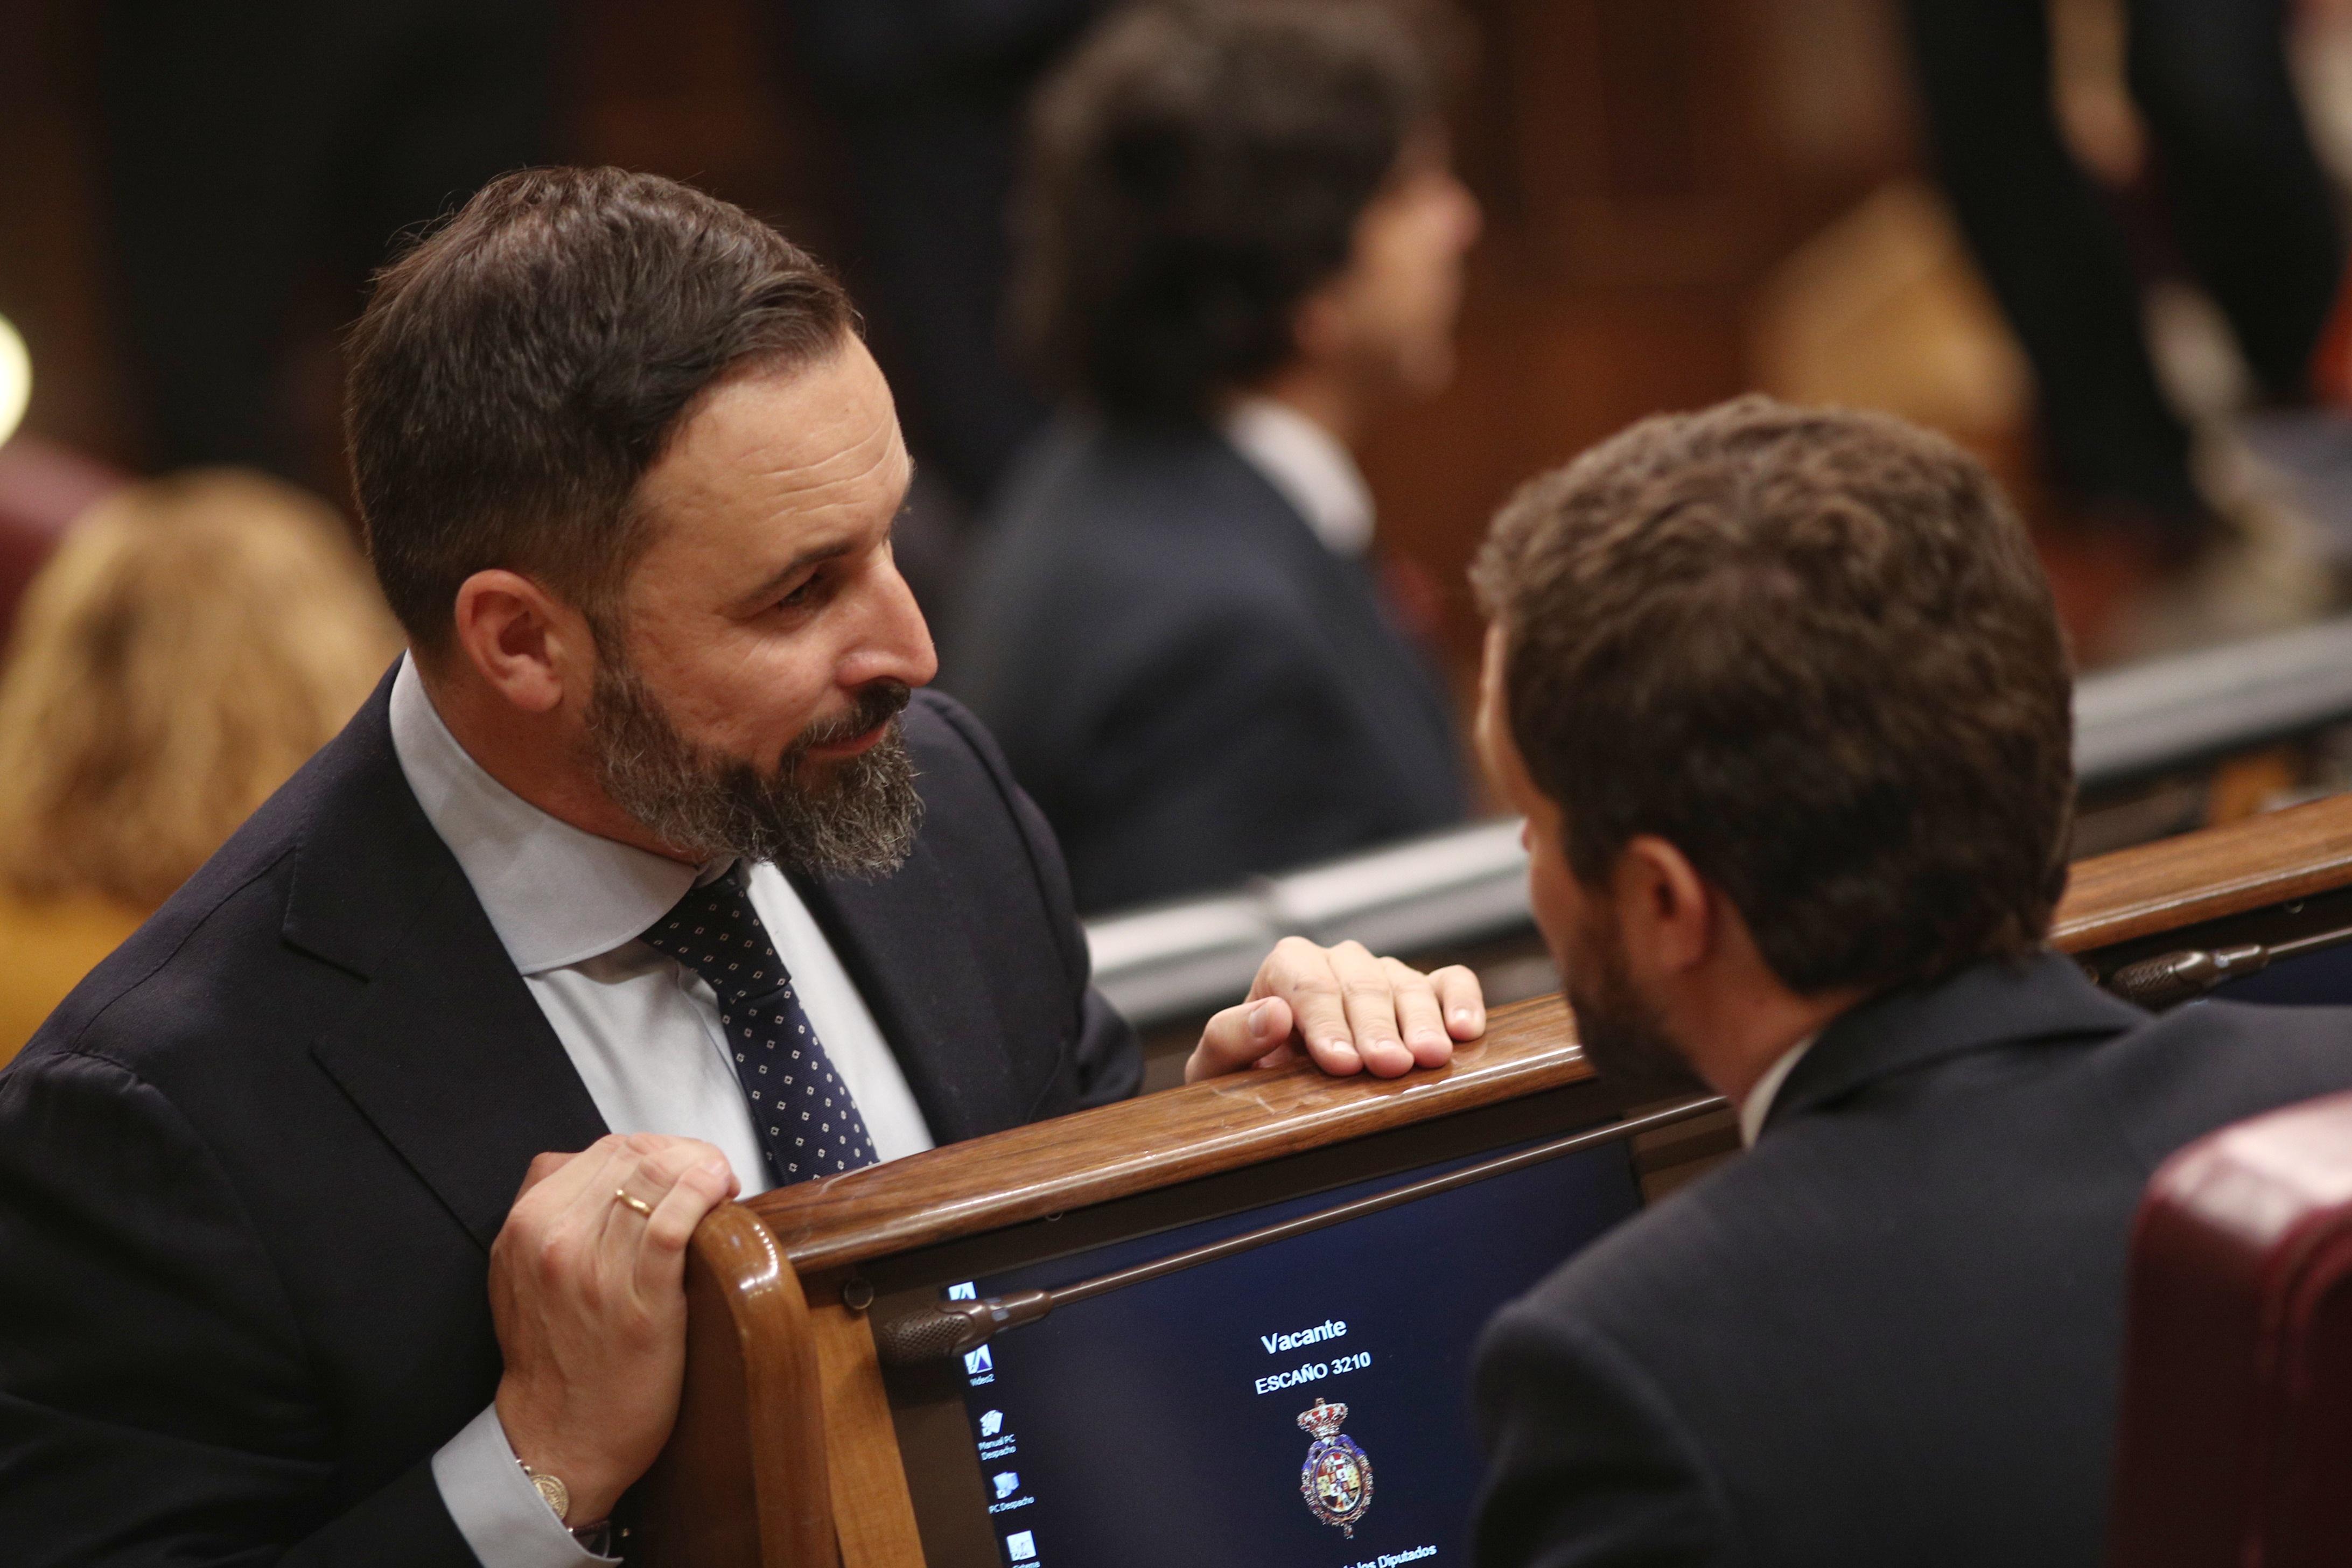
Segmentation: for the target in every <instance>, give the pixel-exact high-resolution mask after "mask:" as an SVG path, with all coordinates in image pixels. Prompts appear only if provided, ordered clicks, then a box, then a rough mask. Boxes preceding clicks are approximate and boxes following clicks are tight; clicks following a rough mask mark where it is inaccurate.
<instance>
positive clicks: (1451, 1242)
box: [630, 796, 2352, 1568]
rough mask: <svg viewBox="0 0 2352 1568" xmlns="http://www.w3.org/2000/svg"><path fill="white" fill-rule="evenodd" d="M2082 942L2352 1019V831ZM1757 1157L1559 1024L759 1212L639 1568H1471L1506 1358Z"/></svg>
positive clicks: (1180, 1103) (1184, 1101)
mask: <svg viewBox="0 0 2352 1568" xmlns="http://www.w3.org/2000/svg"><path fill="white" fill-rule="evenodd" d="M2054 940H2055V942H2056V943H2057V945H2059V946H2060V947H2061V948H2063V949H2064V950H2065V951H2067V952H2072V953H2074V955H2075V956H2076V957H2077V959H2078V960H2079V961H2080V962H2082V963H2084V966H2085V968H2086V969H2087V970H2088V971H2089V972H2090V973H2092V974H2093V975H2094V976H2095V978H2097V979H2099V980H2100V981H2101V982H2102V983H2104V984H2108V985H2110V986H2112V987H2115V988H2117V989H2123V990H2129V991H2132V993H2133V994H2138V995H2142V996H2145V997H2147V998H2148V999H2150V1000H2154V1001H2158V1002H2163V1001H2166V1000H2179V999H2184V998H2186V997H2188V996H2191V995H2195V994H2252V993H2253V992H2255V991H2256V990H2257V989H2261V990H2262V992H2263V994H2268V995H2270V996H2272V997H2273V998H2274V999H2282V1000H2294V1001H2305V1002H2318V1001H2352V970H2347V969H2346V968H2345V967H2344V963H2343V960H2344V959H2345V957H2346V955H2347V954H2352V945H2346V946H2342V947H2339V946H2337V945H2336V943H2337V942H2352V796H2347V797H2337V798H2332V799H2329V800H2325V801H2320V802H2316V803H2314V804H2310V805H2302V806H2297V807H2293V808H2290V809H2287V810H2284V811H2280V812H2276V813H2273V814H2270V815H2267V816H2260V817H2255V818H2250V819H2247V820H2245V821H2242V822H2239V823H2235V824H2231V825H2229V826H2221V827H2217V828H2212V829H2207V830H2203V831H2200V832H2198V833H2194V834H2190V835H2187V836H2184V837H2178V838H2174V839H2168V840H2165V841H2163V842H2160V843H2157V844H2152V845H2147V846H2142V847H2137V848H2134V849H2130V850H2126V851H2123V852H2120V853H2117V854H2114V855H2109V856H2105V857H2102V858H2095V859H2092V860H2089V861H2085V862H2081V863H2078V864H2077V865H2076V867H2075V868H2074V876H2073V879H2072V882H2071V886H2070V889H2069V892H2068V895H2067V898H2066V900H2065V902H2064V904H2063V907H2062V910H2061V913H2060V918H2059V921H2058V924H2057V929H2056V932H2055V937H2054ZM1735 1147H1736V1140H1735V1137H1734V1134H1733V1131H1732V1129H1731V1126H1730V1119H1729V1114H1728V1111H1727V1109H1726V1108H1725V1107H1724V1106H1723V1104H1722V1102H1721V1101H1720V1100H1717V1099H1714V1098H1712V1097H1710V1096H1707V1095H1706V1094H1703V1093H1694V1094H1691V1095H1688V1096H1685V1097H1683V1098H1680V1099H1676V1100H1669V1101H1665V1102H1663V1103H1661V1102H1650V1103H1635V1102H1633V1099H1632V1098H1631V1097H1630V1096H1629V1095H1628V1094H1627V1093H1625V1092H1624V1091H1622V1090H1621V1089H1617V1088H1615V1087H1613V1086H1612V1085H1611V1084H1609V1083H1607V1082H1606V1081H1603V1080H1602V1079H1599V1078H1597V1077H1595V1076H1594V1074H1593V1073H1592V1071H1591V1068H1589V1067H1588V1066H1587V1064H1586V1063H1585V1061H1584V1060H1583V1058H1582V1057H1581V1055H1580V1053H1579V1051H1578V1049H1577V1047H1576V1042H1575V1037H1574V1032H1573V1028H1572V1026H1571V1023H1570V1019H1569V1017H1568V1015H1567V1013H1566V1011H1565V1009H1564V1008H1563V1006H1562V1005H1561V1003H1560V1002H1559V999H1558V998H1556V997H1553V998H1543V999H1538V1000H1533V1001H1529V1002H1526V1003H1522V1004H1518V1005H1512V1006H1507V1007H1504V1008H1501V1009H1499V1010H1498V1011H1497V1012H1496V1015H1495V1017H1494V1021H1493V1025H1492V1027H1491V1030H1490V1033H1489V1035H1488V1037H1487V1038H1486V1040H1485V1041H1484V1042H1482V1043H1481V1044H1479V1045H1477V1046H1475V1047H1472V1048H1469V1049H1467V1050H1465V1051H1464V1052H1462V1053H1461V1054H1460V1056H1459V1057H1458V1058H1457V1059H1456V1061H1455V1062H1454V1064H1453V1065H1452V1066H1451V1067H1449V1068H1444V1069H1442V1070H1439V1071H1435V1072H1430V1073H1419V1074H1414V1075H1412V1077H1409V1078H1407V1079H1397V1080H1391V1081H1381V1080H1373V1079H1349V1080H1333V1079H1324V1078H1322V1077H1320V1076H1319V1075H1318V1074H1316V1073H1315V1072H1314V1071H1312V1070H1311V1069H1310V1068H1303V1067H1294V1068H1282V1069H1276V1070H1272V1071H1267V1072H1263V1073H1244V1074H1240V1075H1236V1076H1234V1077H1232V1078H1227V1079H1218V1080H1214V1081H1212V1082H1209V1083H1204V1084H1201V1085H1195V1086H1190V1087H1186V1088H1181V1089H1172V1090H1170V1091H1168V1092H1166V1093H1161V1094H1153V1095H1147V1096H1144V1097H1142V1098H1139V1099H1138V1100H1130V1101H1128V1102H1126V1103H1123V1104H1119V1105H1115V1106H1109V1107H1105V1108H1103V1109H1100V1110H1092V1111H1088V1112H1085V1113H1083V1114H1081V1115H1077V1116H1073V1117H1068V1118H1065V1119H1062V1120H1060V1121H1052V1122H1047V1123H1042V1124H1039V1125H1035V1126H1032V1127H1026V1128H1021V1129H1016V1130H1014V1131H1008V1132H1003V1133H1000V1134H996V1135H994V1136H992V1137H989V1138H984V1139H979V1140H975V1141H972V1142H966V1143H961V1144H956V1145H951V1146H950V1147H947V1148H943V1149H939V1150H935V1151H932V1152H927V1153H923V1154H919V1155H916V1156H914V1157H912V1158H909V1159H906V1160H901V1161H897V1162H893V1163H888V1164H886V1165H881V1166H877V1167H874V1168H871V1169H869V1170H866V1171H862V1172H857V1173H852V1174H849V1175H846V1176H842V1177H836V1178H833V1179H830V1180H826V1181H822V1182H814V1183H810V1184H804V1185H802V1186H797V1187H793V1188H790V1189H785V1190H782V1191H778V1192H775V1193H771V1194H763V1195H761V1196H760V1197H757V1198H754V1199H752V1200H751V1202H749V1203H748V1204H743V1205H729V1206H728V1207H726V1208H724V1209H722V1210H720V1211H719V1213H718V1214H717V1215H714V1216H713V1217H712V1219H711V1220H710V1221H709V1222H708V1223H707V1224H706V1225H705V1226H704V1227H703V1228H702V1230H701V1231H700V1232H699V1233H698V1236H697V1238H696V1243H695V1247H694V1251H693V1254H692V1258H691V1263H690V1268H689V1276H688V1291H689V1300H690V1303H691V1317H690V1321H691V1330H690V1337H689V1350H688V1377H687V1387H686V1394H685V1399H684V1403H683V1405H682V1407H681V1410H680V1414H679V1419H678V1425H677V1430H676V1433H675V1435H674V1436H673V1438H672V1441H671V1443H670V1446H669V1447H668V1449H667V1451H666V1453H665V1455H664V1458H663V1459H662V1461H661V1463H660V1464H659V1465H658V1466H657V1467H656V1470H655V1471H654V1473H653V1475H652V1476H651V1477H649V1478H648V1479H647V1481H646V1484H645V1486H644V1487H643V1488H642V1489H641V1495H640V1499H639V1501H640V1504H641V1509H640V1512H639V1514H638V1516H637V1519H636V1521H635V1524H634V1526H633V1533H634V1536H635V1539H634V1540H633V1542H631V1543H630V1545H631V1550H632V1553H633V1555H634V1557H635V1560H637V1561H640V1562H644V1563H653V1564H656V1565H657V1568H672V1565H676V1564H688V1563H690V1564H696V1565H698V1568H738V1565H740V1568H752V1565H755V1564H756V1565H760V1568H832V1565H833V1564H835V1563H839V1564H842V1565H843V1568H883V1565H886V1564H887V1565H889V1568H907V1565H910V1564H918V1563H928V1564H929V1565H930V1568H982V1565H983V1564H986V1565H989V1568H998V1565H1001V1564H1011V1565H1013V1568H1023V1565H1025V1564H1028V1563H1036V1564H1038V1565H1039V1568H1061V1565H1071V1568H1076V1565H1081V1564H1090V1563H1107V1562H1117V1563H1121V1564H1123V1565H1131V1568H1154V1565H1156V1564H1161V1563H1166V1564H1174V1563H1200V1562H1204V1561H1214V1562H1221V1563H1234V1564H1237V1565H1243V1568H1246V1565H1249V1564H1255V1563H1287V1562H1296V1561H1301V1560H1307V1559H1308V1558H1309V1557H1321V1558H1329V1559H1330V1560H1333V1561H1345V1562H1348V1563H1381V1562H1388V1563H1412V1562H1417V1561H1421V1560H1423V1559H1424V1558H1426V1559H1429V1560H1432V1561H1437V1562H1444V1561H1453V1560H1456V1559H1457V1558H1459V1557H1460V1556H1462V1555H1464V1554H1465V1541H1464V1531H1465V1522H1466V1513H1467V1510H1468V1505H1469V1501H1470V1497H1471V1492H1472V1489H1473V1488H1474V1487H1475V1483H1476V1479H1477V1473H1478V1467H1479V1457H1478V1448H1477V1444H1476V1442H1475V1436H1474V1435H1473V1434H1472V1432H1471V1431H1470V1430H1469V1426H1468V1421H1467V1416H1466V1414H1465V1413H1464V1405H1465V1401H1464V1398H1463V1394H1462V1391H1463V1388H1464V1386H1465V1376H1466V1370H1467V1367H1466V1363H1467V1357H1468V1353H1469V1349H1470V1345H1471V1342H1472V1341H1473V1339H1474V1338H1475V1334H1476V1332H1477V1330H1478V1328H1479V1326H1480V1325H1481V1324H1482V1323H1483V1321H1485V1319H1486V1317H1487V1316H1488V1314H1489V1313H1491V1311H1492V1310H1494V1309H1495V1308H1496V1306H1498V1305H1499V1304H1500V1303H1501V1302H1502V1301H1503V1300H1506V1299H1507V1298H1508V1297H1510V1296H1512V1295H1515V1294H1517V1292H1518V1291H1520V1290H1523V1289H1526V1288H1527V1287H1528V1286H1529V1285H1530V1284H1532V1283H1533V1282H1534V1281H1535V1280H1536V1279H1539V1278H1540V1277H1541V1276H1542V1275H1543V1274H1544V1273H1545V1272H1548V1271H1549V1268H1551V1267H1552V1266H1553V1265H1554V1264H1556V1263H1557V1261H1558V1260H1559V1258H1561V1257H1563V1256H1565V1255H1566V1254H1567V1253H1568V1252H1570V1251H1571V1250H1572V1249H1574V1248H1575V1247H1578V1246H1580V1245H1581V1244H1582V1243H1583V1242H1585V1241H1586V1240H1589V1239H1590V1238H1591V1237H1593V1236H1594V1235H1597V1234H1598V1233H1599V1232H1600V1231H1601V1230H1602V1229H1604V1228H1606V1227H1607V1226H1610V1225H1612V1224H1614V1223H1615V1222H1616V1221H1618V1220H1620V1219H1622V1218H1623V1217H1625V1216H1626V1215H1630V1214H1632V1213H1633V1212H1635V1211H1636V1210H1637V1209H1638V1208H1639V1207H1640V1206H1641V1205H1643V1204H1644V1203H1647V1202H1653V1201H1655V1200H1656V1199H1657V1198H1658V1197H1660V1196H1661V1195H1663V1194H1664V1193H1666V1192H1668V1191H1671V1190H1672V1188H1673V1187H1674V1186H1675V1185H1676V1184H1679V1183H1680V1182H1681V1181H1683V1180H1686V1179H1687V1178H1688V1177H1689V1176H1690V1175H1692V1174H1693V1173H1696V1172H1697V1171H1699V1170H1702V1169H1704V1168H1706V1166H1707V1165H1708V1164H1710V1163H1714V1162H1715V1161H1717V1160H1720V1159H1722V1158H1725V1157H1727V1156H1728V1155H1729V1154H1730V1152H1732V1150H1733V1149H1734V1148H1735ZM2198 1271H2199V1266H2198V1265H2197V1264H2196V1263H2195V1262H2194V1261H2193V1260H2192V1263H2191V1265H2190V1273H2191V1274H2192V1275H2195V1274H2197V1273H2198ZM2136 1323H2137V1319H2136ZM2135 1332H2136V1334H2137V1332H2138V1331H2137V1327H2136V1329H2135ZM2193 1332H2194V1327H2193V1326H2192V1334H2193ZM2191 1360H2192V1362H2193V1357H2192V1358H2191ZM2159 1362H2160V1364H2159V1365H2158V1367H2157V1368H2156V1369H2155V1370H2154V1371H2153V1372H2151V1373H2148V1374H2147V1375H2146V1376H2139V1375H2137V1373H2136V1375H2135V1379H2134V1382H2133V1384H2132V1386H2133V1387H2134V1388H2135V1389H2140V1388H2147V1387H2158V1386H2162V1384H2163V1380H2164V1377H2165V1375H2166V1374H2167V1373H2168V1372H2177V1371H2178V1370H2179V1356H2178V1355H2174V1356H2173V1357H2172V1358H2171V1359H2170V1360H2169V1361H2164V1360H2163V1359H2162V1358H2159ZM2126 1447H2127V1449H2128V1448H2129V1447H2130V1443H2129V1439H2128V1438H2127V1440H2126ZM2119 1506H2120V1505H2119ZM2163 1560H2164V1561H2167V1562H2180V1563H2188V1562H2190V1561H2207V1560H2203V1559H2190V1558H2186V1557H2181V1556H2179V1555H2174V1556H2168V1557H2166V1558H2165V1559H2163ZM2230 1560H2231V1561H2233V1562H2234V1561H2238V1559H2236V1558H2234V1557H2232V1558H2231V1559H2230ZM2118 1561H2121V1559H2119V1560H2118ZM2210 1561H2211V1562H2213V1563H2216V1564H2218V1563H2220V1562H2221V1559H2220V1558H2218V1557H2217V1558H2212V1559H2210Z"/></svg>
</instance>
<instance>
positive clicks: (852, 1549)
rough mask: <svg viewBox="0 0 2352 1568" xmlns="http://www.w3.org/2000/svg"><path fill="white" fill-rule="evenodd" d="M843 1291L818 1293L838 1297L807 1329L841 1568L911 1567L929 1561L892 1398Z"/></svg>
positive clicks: (859, 1315) (870, 1341)
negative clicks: (820, 1395)
mask: <svg viewBox="0 0 2352 1568" xmlns="http://www.w3.org/2000/svg"><path fill="white" fill-rule="evenodd" d="M839 1294H840V1292H839V1290H838V1289H835V1290H832V1291H824V1290H820V1291H819V1292H818V1296H819V1299H820V1300H824V1299H825V1298H827V1297H831V1298H832V1299H833V1300H832V1301H831V1303H830V1304H828V1305H824V1306H819V1307H817V1308H816V1309H814V1310H812V1311H811V1312H810V1314H809V1326H810V1329H811V1330H812V1331H813V1332H814V1335H815V1339H816V1360H817V1373H818V1375H819V1376H820V1377H822V1378H823V1379H824V1412H825V1430H826V1435H827V1439H828V1440H827V1444H826V1451H825V1458H826V1460H827V1463H828V1466H829V1468H830V1471H831V1474H832V1495H833V1517H834V1523H835V1531H836V1532H837V1534H838V1537H839V1540H840V1550H841V1568H908V1564H910V1563H920V1562H921V1561H922V1560H923V1542H922V1538H921V1536H920V1535H919V1534H918V1533H917V1531H916V1529H915V1501H914V1498H913V1495H912V1494H911V1492H910V1491H909V1490H908V1484H907V1471H906V1468H905V1466H904V1465H903V1464H901V1463H900V1461H899V1458H898V1437H897V1436H896V1435H895V1433H894V1432H893V1431H892V1429H891V1425H890V1395H889V1393H888V1391H887V1390H886V1389H885V1388H884V1387H883V1386H882V1367H881V1363H880V1362H879V1361H878V1360H877V1359H876V1356H875V1353H874V1331H873V1329H872V1327H871V1326H870V1325H869V1323H868V1322H867V1320H866V1315H865V1314H864V1313H863V1312H853V1311H851V1310H849V1309H847V1308H846V1307H844V1306H842V1305H840V1302H839V1299H838V1298H839Z"/></svg>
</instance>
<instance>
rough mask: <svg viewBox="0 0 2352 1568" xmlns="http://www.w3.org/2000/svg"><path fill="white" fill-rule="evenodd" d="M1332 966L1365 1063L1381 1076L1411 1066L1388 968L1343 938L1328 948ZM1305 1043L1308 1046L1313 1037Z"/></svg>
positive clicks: (1392, 1075) (1405, 1070) (1394, 1074)
mask: <svg viewBox="0 0 2352 1568" xmlns="http://www.w3.org/2000/svg"><path fill="white" fill-rule="evenodd" d="M1331 967H1332V969H1333V970H1334V971H1336V972H1337V973H1338V974H1339V994H1340V995H1341V997H1342V998H1343V999H1344V1000H1345V1002H1346V1005H1347V1009H1348V1031H1349V1035H1350V1037H1352V1038H1353V1039H1354V1041H1355V1047H1356V1054H1357V1055H1358V1056H1359V1057H1360V1058H1363V1063H1364V1066H1366V1067H1367V1068H1370V1069H1371V1070H1372V1071H1373V1073H1375V1074H1376V1075H1378V1076H1379V1077H1381V1078H1396V1077H1399V1076H1401V1075H1402V1074H1404V1073H1409V1072H1411V1071H1412V1066H1413V1062H1412V1052H1411V1051H1409V1050H1407V1049H1406V1048H1405V1045H1404V1038H1403V1036H1402V1034H1401V1033H1400V1031H1399V1029H1398V1016H1397V996H1396V992H1395V989H1394V988H1393V987H1392V986H1391V984H1390V983H1389V972H1388V969H1387V967H1386V966H1385V965H1384V964H1382V963H1381V961H1380V960H1379V959H1377V958H1374V957H1373V956H1372V955H1371V952H1370V950H1369V949H1367V948H1366V947H1365V946H1364V944H1363V943H1362V942H1341V943H1340V944H1339V946H1337V947H1335V948H1333V949H1332V950H1331ZM1307 1045H1308V1047H1309V1048H1310V1049H1311V1048H1312V1047H1313V1045H1314V1041H1313V1040H1312V1039H1310V1040H1308V1042H1307Z"/></svg>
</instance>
